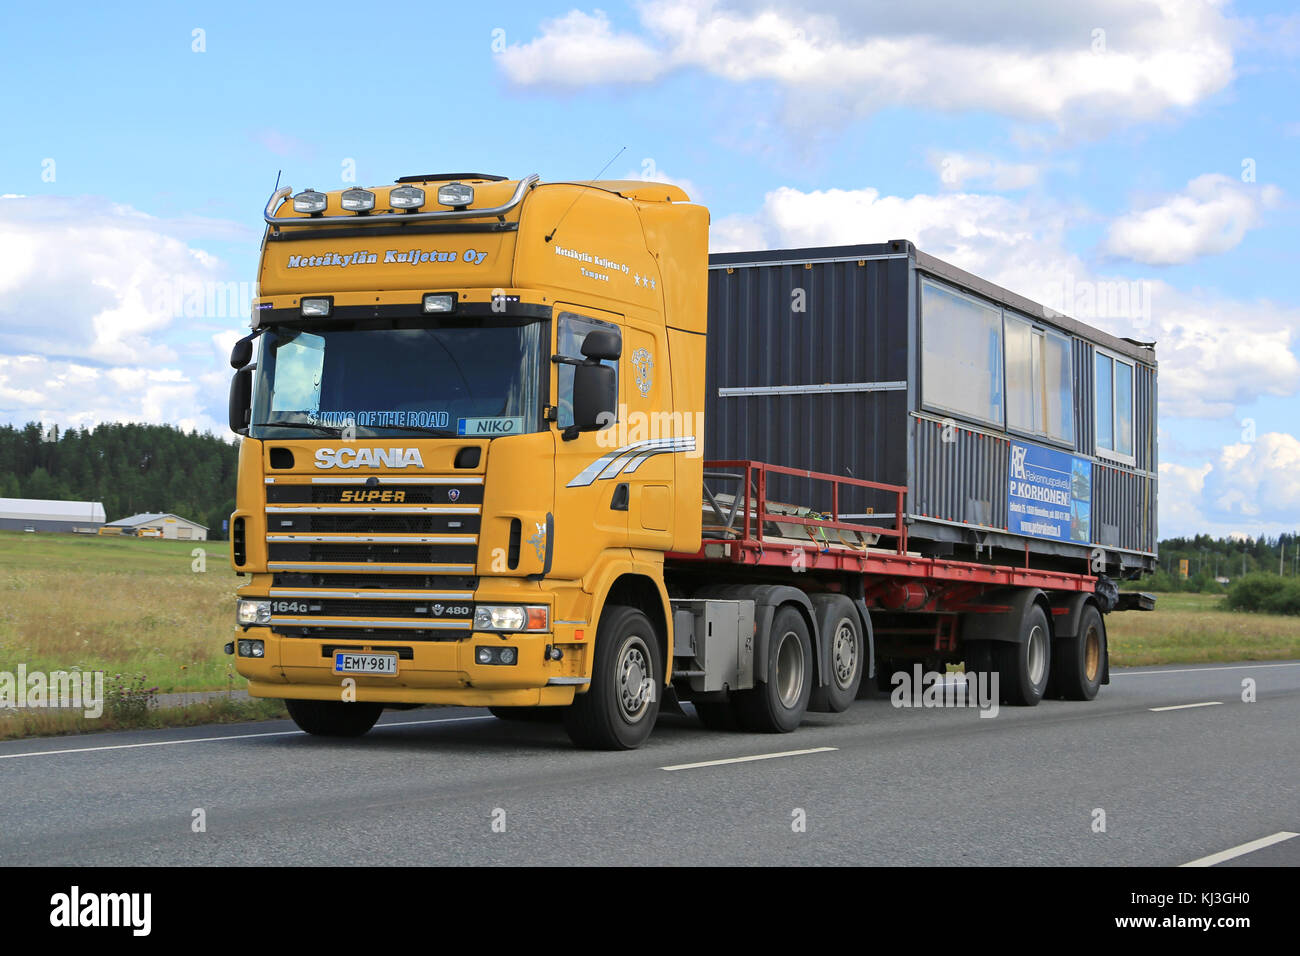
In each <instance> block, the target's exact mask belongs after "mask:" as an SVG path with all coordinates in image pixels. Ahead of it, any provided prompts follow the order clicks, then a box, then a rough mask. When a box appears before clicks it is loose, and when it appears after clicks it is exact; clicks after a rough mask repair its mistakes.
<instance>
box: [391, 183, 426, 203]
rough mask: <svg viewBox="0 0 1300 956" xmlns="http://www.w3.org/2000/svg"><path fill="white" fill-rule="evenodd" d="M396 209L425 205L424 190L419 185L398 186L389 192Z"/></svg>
mask: <svg viewBox="0 0 1300 956" xmlns="http://www.w3.org/2000/svg"><path fill="white" fill-rule="evenodd" d="M388 202H389V204H390V205H391V206H392V207H393V208H394V209H419V208H420V207H421V206H423V205H424V190H423V189H421V188H420V187H419V186H398V187H397V188H396V189H393V190H391V191H390V192H389V193H388Z"/></svg>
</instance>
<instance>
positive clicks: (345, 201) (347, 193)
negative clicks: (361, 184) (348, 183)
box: [339, 189, 375, 212]
mask: <svg viewBox="0 0 1300 956" xmlns="http://www.w3.org/2000/svg"><path fill="white" fill-rule="evenodd" d="M339 205H341V206H342V207H343V208H344V209H346V210H347V211H348V212H369V211H370V210H371V209H374V208H375V194H374V193H372V192H371V191H370V190H369V189H345V190H343V195H341V196H339Z"/></svg>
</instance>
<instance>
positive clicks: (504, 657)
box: [474, 645, 519, 666]
mask: <svg viewBox="0 0 1300 956" xmlns="http://www.w3.org/2000/svg"><path fill="white" fill-rule="evenodd" d="M474 659H475V660H476V661H478V662H479V663H480V664H505V665H507V666H509V665H511V664H514V663H516V662H517V661H518V660H519V651H517V650H516V649H515V648H513V647H493V646H491V645H485V646H483V647H480V648H478V650H476V651H475V652H474Z"/></svg>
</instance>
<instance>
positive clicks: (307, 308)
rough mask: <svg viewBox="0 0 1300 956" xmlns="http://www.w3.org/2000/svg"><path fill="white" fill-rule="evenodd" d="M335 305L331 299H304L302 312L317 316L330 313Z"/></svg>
mask: <svg viewBox="0 0 1300 956" xmlns="http://www.w3.org/2000/svg"><path fill="white" fill-rule="evenodd" d="M333 306H334V303H333V302H332V301H330V300H329V299H303V300H302V314H303V315H315V316H325V315H329V314H330V309H331V308H333Z"/></svg>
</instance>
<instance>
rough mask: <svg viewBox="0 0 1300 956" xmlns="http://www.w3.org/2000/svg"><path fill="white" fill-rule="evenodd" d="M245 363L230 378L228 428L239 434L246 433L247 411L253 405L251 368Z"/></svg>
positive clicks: (252, 367)
mask: <svg viewBox="0 0 1300 956" xmlns="http://www.w3.org/2000/svg"><path fill="white" fill-rule="evenodd" d="M255 367H256V366H249V365H245V366H244V367H243V368H241V369H240V370H239V371H238V372H236V373H235V376H234V378H232V379H231V380H230V410H229V415H230V430H231V431H232V432H235V433H236V434H239V435H247V434H248V422H249V418H248V415H249V412H250V411H251V410H252V407H253V369H254V368H255Z"/></svg>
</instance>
